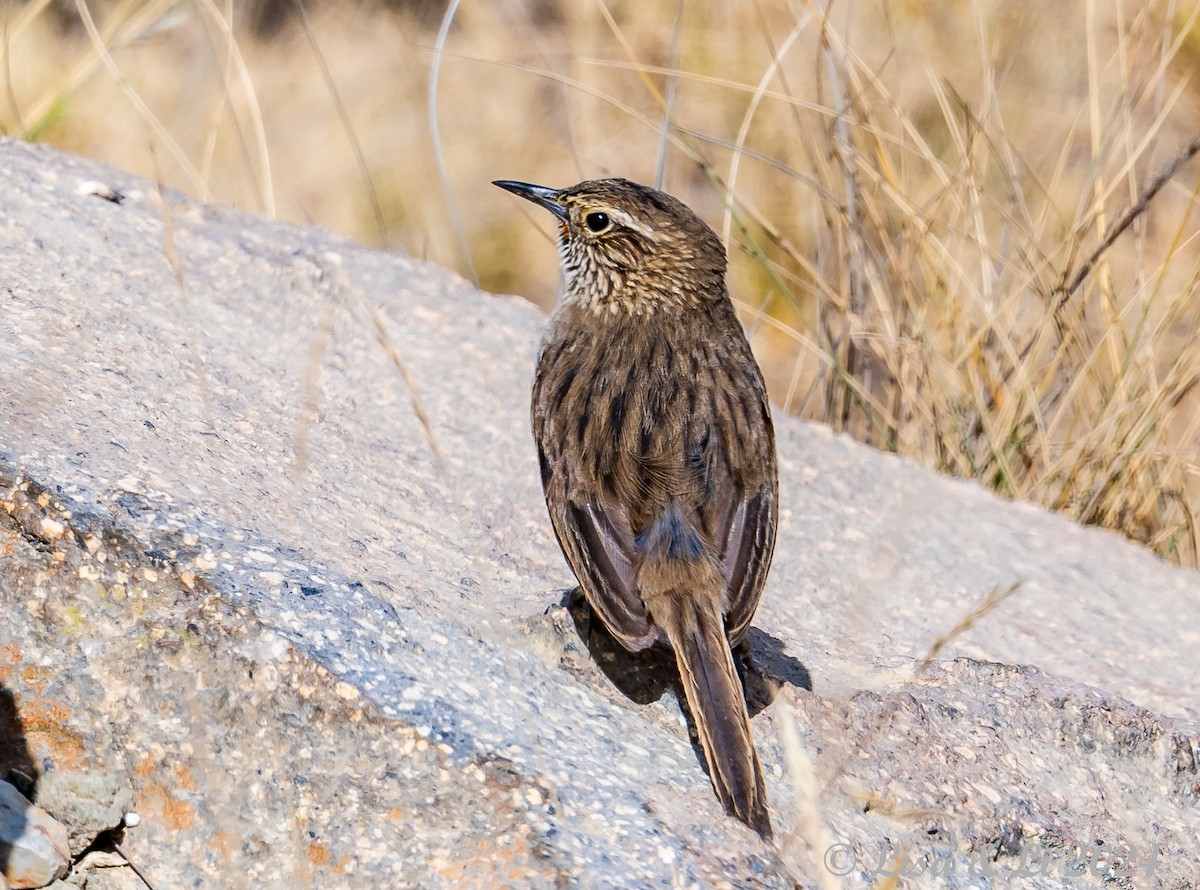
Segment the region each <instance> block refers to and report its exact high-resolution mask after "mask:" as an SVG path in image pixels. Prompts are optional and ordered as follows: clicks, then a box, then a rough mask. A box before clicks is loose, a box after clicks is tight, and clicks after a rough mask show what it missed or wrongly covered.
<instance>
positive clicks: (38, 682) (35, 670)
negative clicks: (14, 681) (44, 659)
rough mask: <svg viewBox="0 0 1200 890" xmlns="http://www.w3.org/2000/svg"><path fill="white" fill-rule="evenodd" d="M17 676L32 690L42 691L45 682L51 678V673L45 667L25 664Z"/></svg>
mask: <svg viewBox="0 0 1200 890" xmlns="http://www.w3.org/2000/svg"><path fill="white" fill-rule="evenodd" d="M18 676H19V677H20V678H21V682H22V683H24V684H25V685H26V686H28V687H30V688H31V689H33V691H34V692H38V693H40V692H42V691H43V690H44V689H45V687H46V684H47V683H48V682H49V681H50V680H51V679H52V676H53V675H52V674H51V673H50V672H49V671H48V670H46V669H45V668H41V667H38V666H37V665H36V664H27V665H25V667H23V668H21V670H20V672H19V673H18Z"/></svg>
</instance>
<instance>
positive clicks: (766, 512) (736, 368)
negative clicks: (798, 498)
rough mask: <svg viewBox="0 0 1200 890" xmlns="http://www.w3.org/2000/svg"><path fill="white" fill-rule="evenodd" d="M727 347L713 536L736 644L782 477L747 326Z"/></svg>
mask: <svg viewBox="0 0 1200 890" xmlns="http://www.w3.org/2000/svg"><path fill="white" fill-rule="evenodd" d="M717 323H718V324H720V321H719V320H718V322H717ZM732 324H737V322H736V321H733V322H732ZM727 330H728V328H727ZM723 346H724V347H725V349H726V350H728V354H727V355H726V357H725V358H724V360H722V361H720V362H719V363H718V364H719V365H720V366H721V367H722V368H724V369H726V370H725V375H726V376H725V377H724V379H722V380H719V381H716V380H715V381H714V383H713V386H714V388H715V389H716V390H717V391H720V392H724V393H727V394H729V397H728V398H727V400H726V401H725V402H724V403H723V404H722V403H718V404H716V405H715V406H714V408H713V411H712V419H713V423H714V431H715V433H716V435H715V436H714V441H713V449H714V452H713V454H712V455H711V456H709V457H708V459H707V460H706V464H707V468H708V481H707V488H708V498H709V501H710V503H711V504H712V505H714V508H713V514H712V524H711V530H712V531H711V533H712V540H713V543H714V545H715V547H716V548H717V549H718V551H719V554H720V568H721V574H722V576H723V577H724V579H725V583H726V599H725V607H726V612H725V633H726V635H727V636H728V637H729V640H730V642H731V644H733V645H737V644H738V643H739V642H741V640H742V637H744V636H745V634H746V631H747V630H748V629H749V627H750V621H751V619H752V618H753V617H754V611H755V609H757V608H758V601H759V599H760V598H761V596H762V590H763V585H764V584H765V583H766V579H767V570H768V569H769V568H770V567H771V556H772V554H773V552H774V550H775V527H776V522H777V517H778V503H779V494H778V488H779V484H778V470H777V468H776V458H775V431H774V427H773V424H772V423H771V410H770V406H769V403H768V401H767V391H766V384H765V383H764V381H763V379H762V374H761V372H760V371H759V369H758V365H757V363H755V361H754V358H753V355H752V353H751V352H750V345H749V343H747V342H746V340H745V338H744V336H742V335H741V329H740V328H737V330H736V335H735V336H731V337H729V338H728V339H727V340H725V341H724V343H723Z"/></svg>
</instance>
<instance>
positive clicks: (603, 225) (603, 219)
mask: <svg viewBox="0 0 1200 890" xmlns="http://www.w3.org/2000/svg"><path fill="white" fill-rule="evenodd" d="M583 222H584V225H586V226H587V227H588V228H589V229H591V230H592V231H593V232H603V231H604V230H605V229H607V228H608V225H609V219H608V214H607V213H589V214H588V215H587V216H585V217H584V218H583Z"/></svg>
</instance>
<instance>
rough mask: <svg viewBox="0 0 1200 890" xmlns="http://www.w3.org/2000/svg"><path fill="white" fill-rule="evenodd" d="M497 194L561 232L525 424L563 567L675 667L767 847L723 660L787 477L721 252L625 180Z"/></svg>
mask: <svg viewBox="0 0 1200 890" xmlns="http://www.w3.org/2000/svg"><path fill="white" fill-rule="evenodd" d="M493 184H494V185H497V186H499V187H500V188H503V189H506V190H507V191H509V192H512V193H514V194H516V195H519V196H520V197H522V198H525V199H527V200H529V201H532V202H533V203H535V204H537V205H539V206H541V207H543V208H545V209H546V210H548V211H550V213H552V214H553V215H554V217H555V219H556V220H557V223H558V251H559V258H560V261H561V267H562V276H563V281H562V293H561V296H560V298H559V300H558V302H557V304H556V306H555V309H554V311H553V313H552V315H551V318H550V322H549V325H548V326H547V329H546V333H545V335H544V338H543V340H542V344H541V349H540V352H539V355H538V359H537V368H536V372H535V375H534V383H533V394H532V400H531V419H532V425H533V435H534V439H535V441H536V444H537V452H538V463H539V468H540V471H541V479H542V488H543V491H544V493H545V499H546V506H547V509H548V511H549V513H550V521H551V524H552V525H553V527H554V532H555V536H556V537H557V538H558V542H559V545H560V546H561V548H562V551H563V555H564V556H565V557H566V560H567V562H568V563H569V564H570V566H571V569H572V570H573V571H574V573H575V577H576V578H577V579H578V581H579V584H580V587H581V588H582V589H583V593H584V596H585V598H586V600H587V602H588V604H589V605H590V606H591V608H592V611H593V612H594V614H595V615H598V616H599V618H600V620H601V621H602V622H603V623H604V625H605V627H606V628H607V629H608V631H609V632H611V633H612V635H613V636H614V637H615V638H616V639H617V640H618V641H619V642H620V643H621V645H622V646H624V647H625V648H626V649H627V650H629V651H631V652H639V651H642V650H644V649H647V648H649V647H651V646H661V645H663V644H665V645H666V646H668V647H669V648H670V649H671V650H672V651H673V652H674V655H675V661H676V664H677V666H678V669H679V675H680V680H681V686H682V687H683V690H684V694H685V697H686V700H687V705H688V709H689V711H690V712H691V714H692V718H693V721H694V723H695V726H696V732H697V735H698V736H699V739H700V743H701V748H702V749H703V752H704V757H705V761H706V763H707V767H708V772H709V777H710V779H711V781H712V785H713V789H714V791H715V793H716V796H717V799H718V800H719V801H720V803H721V804H722V806H723V807H724V809H725V811H726V812H727V813H729V814H730V815H732V816H734V817H736V818H737V819H740V820H741V821H742V822H744V823H745V824H747V825H749V826H750V827H751V828H753V829H754V830H756V831H757V832H758V833H759V834H760V835H761V836H763V837H764V838H769V837H770V836H771V821H770V814H769V809H768V806H767V794H766V785H765V782H764V781H763V774H762V765H761V763H760V761H759V758H758V753H757V751H756V750H755V748H754V741H753V737H752V735H751V730H750V716H749V712H748V711H747V708H746V701H745V696H744V693H743V689H742V684H741V681H740V678H739V675H738V671H737V668H736V665H735V662H734V655H733V647H736V646H738V645H739V644H740V643H741V642H742V641H743V640H744V638H745V636H746V632H747V631H748V630H749V627H750V622H751V619H752V618H753V616H754V612H755V609H756V608H757V606H758V602H759V599H760V597H761V595H762V590H763V585H764V583H765V581H766V577H767V572H768V570H769V568H770V564H771V557H772V554H773V552H774V549H775V530H776V525H777V523H778V512H779V509H778V503H779V482H778V464H777V459H776V454H775V433H774V426H773V424H772V420H771V409H770V404H769V401H768V398H767V390H766V385H765V383H764V381H763V376H762V372H761V370H760V369H759V366H758V363H757V362H756V361H755V359H754V354H753V353H752V352H751V349H750V344H749V342H748V341H747V339H746V335H745V332H744V331H743V330H742V326H741V324H740V322H739V321H738V318H737V314H736V312H735V310H734V307H733V303H732V302H731V300H730V297H729V292H728V290H727V288H726V283H725V272H726V266H727V259H726V253H725V248H724V245H722V243H721V240H720V239H719V238H718V237H717V235H716V233H715V232H714V231H713V230H712V229H711V228H710V227H709V226H708V225H707V224H706V223H705V222H704V221H703V220H701V219H700V217H698V216H697V215H696V214H695V213H694V212H693V211H692V210H691V209H690V208H688V207H687V206H686V205H685V204H684V203H683V202H681V201H679V200H678V199H677V198H674V197H672V196H671V195H668V194H666V193H665V192H662V191H659V190H657V189H653V188H650V187H648V186H644V185H639V184H637V183H634V182H631V181H629V180H626V179H597V180H589V181H586V182H580V183H578V184H577V185H573V186H570V187H568V188H562V189H554V188H549V187H546V186H540V185H533V184H531V183H527V182H516V181H512V180H497V181H495V182H494V183H493Z"/></svg>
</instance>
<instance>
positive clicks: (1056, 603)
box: [0, 140, 1200, 890]
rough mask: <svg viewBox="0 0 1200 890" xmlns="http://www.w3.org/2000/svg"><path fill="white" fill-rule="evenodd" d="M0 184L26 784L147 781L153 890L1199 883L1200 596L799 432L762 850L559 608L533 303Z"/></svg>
mask: <svg viewBox="0 0 1200 890" xmlns="http://www.w3.org/2000/svg"><path fill="white" fill-rule="evenodd" d="M0 178H2V179H3V181H4V182H5V194H4V199H3V203H2V204H0V288H2V289H0V329H2V330H4V331H5V337H4V338H3V339H0V405H3V406H5V407H4V409H3V412H4V416H3V422H2V423H0V504H3V509H2V510H0V578H3V579H4V582H3V585H0V687H3V689H7V690H8V692H9V693H10V694H11V695H12V701H13V702H14V703H15V711H16V715H17V717H19V720H16V721H10V723H13V725H14V727H15V728H13V729H12V730H11V731H9V733H8V734H9V735H10V736H14V737H18V736H19V739H18V741H19V744H16V745H13V743H12V742H11V740H9V741H8V744H9V748H10V749H12V750H15V751H16V753H15V754H14V755H13V756H11V757H9V758H8V759H7V760H6V761H5V762H11V763H14V764H24V766H23V767H22V769H24V770H29V769H34V771H36V772H39V773H40V776H38V777H35V778H36V779H37V782H38V783H40V781H42V780H43V779H44V776H45V775H46V770H47V767H48V766H50V767H53V770H54V771H58V770H67V771H72V772H76V773H79V772H83V771H87V770H91V771H95V772H97V773H99V774H102V775H111V776H116V777H127V779H128V782H129V783H130V785H131V787H132V788H133V801H132V807H133V808H134V809H135V810H136V811H137V812H138V814H139V815H140V816H141V823H140V824H139V825H138V827H137V828H136V829H130V830H128V831H126V833H125V840H124V841H123V842H122V848H123V849H125V851H126V852H128V853H129V854H130V856H131V857H132V858H134V860H135V861H136V862H137V863H138V865H139V867H140V868H143V869H144V870H145V872H146V874H147V875H148V877H150V879H151V880H152V882H154V884H155V886H170V887H174V886H188V887H205V886H223V885H224V884H226V883H231V882H234V881H237V882H240V883H241V884H244V885H246V886H256V887H257V886H261V887H291V886H320V887H332V888H338V887H361V886H385V887H459V886H497V885H503V884H508V885H521V886H526V885H527V886H533V887H552V886H553V887H556V886H660V887H672V886H691V885H695V886H700V887H710V886H736V887H788V888H790V887H794V886H802V887H805V888H808V887H818V886H820V887H822V888H826V887H831V886H844V887H865V886H885V885H886V883H887V881H888V880H889V879H888V877H887V876H886V875H885V872H887V871H889V870H890V871H900V870H901V869H903V878H899V877H898V878H896V880H900V881H901V882H902V883H903V885H904V886H906V887H963V888H965V887H978V886H984V885H986V884H987V882H992V885H993V886H1021V887H1022V888H1034V890H1041V888H1047V890H1049V888H1054V890H1058V888H1061V887H1062V886H1064V885H1069V886H1074V885H1075V884H1076V883H1078V882H1080V881H1092V882H1096V883H1098V882H1100V881H1102V880H1105V881H1107V882H1108V884H1109V885H1111V886H1137V887H1138V888H1141V887H1143V886H1160V887H1165V888H1185V887H1186V888H1191V887H1193V886H1194V877H1195V875H1196V874H1198V873H1200V850H1198V849H1197V848H1196V846H1195V843H1194V839H1195V838H1196V837H1197V836H1200V776H1198V774H1197V761H1198V759H1200V728H1198V725H1197V721H1198V720H1200V698H1198V697H1197V694H1196V692H1195V683H1194V665H1193V663H1192V659H1191V658H1190V657H1188V653H1191V652H1193V651H1195V650H1196V648H1197V644H1200V609H1197V608H1196V603H1197V602H1198V597H1200V576H1198V575H1197V574H1196V573H1195V572H1191V571H1184V570H1180V569H1177V568H1173V567H1171V566H1168V565H1165V564H1163V563H1162V562H1160V561H1158V560H1157V559H1155V558H1154V557H1153V556H1152V555H1151V554H1149V553H1148V552H1146V551H1144V550H1141V549H1139V548H1137V547H1135V546H1133V545H1131V544H1129V543H1128V542H1126V541H1123V540H1121V539H1119V538H1117V537H1115V536H1113V535H1111V534H1108V533H1105V532H1102V531H1097V530H1095V529H1085V528H1080V527H1078V526H1076V525H1073V524H1071V523H1070V522H1068V521H1066V520H1064V519H1062V518H1061V517H1057V516H1052V515H1049V514H1047V513H1046V512H1044V511H1042V510H1040V509H1038V508H1036V507H1032V506H1029V505H1024V504H1012V503H1006V502H1003V501H1001V500H999V499H997V498H995V497H994V496H992V495H991V494H990V493H988V492H985V491H983V490H982V489H980V488H979V487H977V486H975V485H972V484H968V483H964V482H958V481H953V480H948V479H943V478H939V477H937V476H935V475H933V474H931V473H929V472H926V471H925V470H923V469H921V468H919V467H917V466H915V465H913V464H912V463H910V462H907V461H904V460H900V459H898V458H895V457H891V456H887V455H882V454H879V453H876V452H873V451H871V450H870V449H867V448H864V447H861V446H859V445H857V444H855V443H853V442H851V441H849V440H847V439H845V438H842V437H838V436H833V435H831V434H830V433H829V432H828V431H827V430H825V429H823V428H821V427H819V426H814V425H808V424H801V423H798V422H795V421H793V420H790V419H788V418H785V417H778V418H777V421H778V423H777V426H778V434H779V449H780V461H781V477H782V479H781V481H782V492H781V503H782V505H783V514H782V520H781V529H780V539H779V545H778V549H777V553H776V559H775V566H774V569H773V571H772V575H771V578H770V580H769V581H768V585H767V590H766V593H765V595H764V599H763V604H762V607H761V609H760V611H759V614H758V616H757V618H756V621H755V628H754V630H753V631H752V632H751V634H750V637H749V644H750V652H751V654H752V655H753V658H754V661H755V663H756V669H754V670H751V671H750V672H749V673H748V683H749V686H750V688H751V692H752V693H753V696H754V698H755V699H756V700H757V701H758V705H757V706H756V711H757V713H756V714H755V716H754V730H755V735H756V739H757V743H758V747H759V750H760V753H761V755H762V759H763V765H764V770H765V773H766V775H767V783H768V791H769V794H770V799H771V806H772V813H773V818H774V822H775V829H776V837H777V839H778V840H777V843H776V844H775V845H767V844H764V843H763V842H762V841H761V840H760V839H758V838H757V837H756V836H754V835H752V834H751V833H749V832H748V831H746V830H745V829H743V828H742V827H741V826H740V825H739V824H738V823H736V822H734V821H732V820H730V819H728V818H726V817H725V816H724V814H723V813H722V812H721V810H720V808H719V806H718V805H717V804H716V802H715V800H714V799H713V795H712V792H711V789H710V787H709V783H708V780H707V778H706V776H705V774H704V771H703V767H702V765H701V759H700V758H699V756H698V755H697V753H696V751H695V750H694V748H693V746H692V744H691V743H690V741H689V737H688V732H687V728H686V724H685V723H684V721H683V719H682V717H681V715H680V710H679V706H678V704H677V702H676V700H675V697H674V695H673V694H664V693H666V692H667V691H668V690H671V688H672V686H671V676H670V671H669V670H667V669H664V667H663V663H662V661H661V659H660V660H657V661H656V660H655V658H654V657H653V656H648V657H646V658H640V659H636V658H628V657H625V656H624V655H623V654H622V653H621V652H620V651H615V650H610V649H606V648H605V645H604V638H603V633H602V632H600V631H598V630H597V629H596V628H595V627H594V626H593V627H592V628H591V632H590V633H589V632H588V631H587V628H586V627H585V628H584V633H582V634H581V633H580V632H579V628H580V627H581V626H582V623H583V621H585V620H586V616H584V617H582V618H581V617H580V615H579V614H578V611H577V610H575V611H572V610H571V609H569V608H563V605H562V604H564V603H565V602H566V601H565V599H564V593H565V591H566V590H568V589H569V588H570V587H571V586H572V582H571V578H570V575H569V572H568V570H567V568H566V566H565V564H564V563H563V561H562V558H561V555H560V553H559V551H558V547H557V545H556V544H555V542H554V539H553V536H552V533H551V531H550V527H549V523H548V521H547V519H546V516H545V511H544V507H543V505H542V502H541V495H540V491H539V485H538V480H537V470H536V460H535V458H534V456H533V450H532V443H531V441H530V436H529V432H528V421H527V407H528V387H529V381H530V376H531V373H532V362H533V356H534V353H535V350H536V344H537V340H538V336H539V332H540V330H541V327H542V325H543V323H544V319H543V317H542V316H541V315H540V313H539V312H537V311H536V310H535V309H533V308H532V307H530V306H528V305H526V304H525V303H523V302H522V301H520V300H516V299H510V298H504V297H494V296H487V295H481V294H478V293H477V292H475V291H474V290H473V289H472V288H470V287H469V286H468V285H467V284H465V283H464V282H463V281H461V280H460V279H458V278H457V277H455V276H453V275H451V274H450V273H448V272H446V271H444V270H441V269H438V268H436V267H434V266H431V265H428V264H424V263H420V262H417V261H414V260H410V259H407V258H404V257H399V256H395V255H389V254H386V253H381V252H377V251H370V250H365V249H363V248H360V247H357V246H355V245H353V244H350V243H348V242H346V241H344V240H342V239H339V238H336V237H334V236H331V235H329V234H328V233H325V232H321V231H319V230H317V229H314V228H305V227H298V226H289V225H282V224H279V223H274V222H270V221H266V220H262V219H259V218H255V217H250V216H246V215H243V214H240V213H237V212H236V211H233V210H230V209H228V208H220V207H206V206H203V205H199V204H196V203H194V202H192V201H189V200H187V199H185V198H183V197H182V196H180V195H178V194H176V193H173V192H167V193H166V194H165V202H164V201H163V200H161V199H160V196H159V194H158V192H157V190H156V189H155V188H154V186H153V185H152V184H151V183H147V182H145V181H142V180H139V179H137V178H136V177H133V176H130V175H128V174H125V173H121V172H120V171H116V170H112V169H109V168H106V167H103V166H101V165H98V164H93V163H90V162H86V161H82V160H80V159H77V158H72V157H70V156H67V155H63V154H59V153H56V152H54V151H52V150H50V149H48V148H45V147H43V146H31V145H27V144H24V143H21V142H16V141H12V140H7V141H5V140H0ZM83 183H100V184H102V185H105V186H107V187H108V188H109V189H111V190H112V191H113V192H119V193H120V194H122V195H124V196H125V200H124V202H123V203H119V204H118V203H113V202H112V201H109V200H104V199H103V198H102V197H98V196H97V190H96V189H95V188H94V187H90V191H89V190H84V193H83V194H80V193H78V190H79V186H80V185H81V184H83ZM480 187H481V189H484V188H486V185H485V184H481V186H480ZM165 220H169V221H170V227H169V232H170V234H169V235H168V234H167V232H168V227H167V225H166V223H165ZM176 258H177V259H178V266H177V267H176V266H175V265H174V264H175V261H176ZM176 271H178V273H179V274H178V276H177V275H176ZM381 339H382V340H383V341H384V344H385V345H381V343H380V340H381ZM398 363H403V366H404V367H403V370H404V372H406V373H405V374H402V373H401V370H400V368H399V366H398ZM408 381H411V383H412V385H413V387H414V391H415V394H416V395H415V397H416V399H417V400H418V402H419V404H420V406H421V409H422V410H423V412H424V413H425V415H426V416H427V417H428V421H429V427H430V429H431V431H432V434H433V439H434V441H435V442H436V446H437V453H436V454H435V452H434V450H433V448H432V447H431V445H430V442H429V440H428V438H427V434H426V430H425V429H424V428H423V425H422V422H421V420H420V416H419V415H418V413H417V412H416V411H415V410H414V409H413V407H412V405H411V400H412V399H413V398H414V396H413V391H410V389H409V384H408ZM1010 588H1011V589H1012V593H1011V594H1010V595H1009V596H1007V597H1004V596H1001V594H1002V593H1003V592H1004V591H1007V590H1009V589H1010ZM985 601H990V602H992V603H993V604H994V605H993V607H992V608H991V609H990V610H989V611H987V612H986V614H983V615H982V616H981V617H978V618H976V619H975V620H973V621H967V620H965V619H966V618H967V616H969V615H970V614H971V612H972V610H974V609H976V607H978V606H979V605H980V604H981V603H984V602H985ZM567 605H570V604H569V603H567ZM939 640H942V645H941V646H940V649H939V651H938V652H937V653H936V657H935V658H933V659H932V660H931V661H930V663H929V664H928V665H927V666H926V665H925V664H924V662H925V656H926V655H927V654H928V653H929V652H930V651H931V650H932V649H933V648H934V646H935V643H936V642H938V641H939ZM589 647H590V648H589ZM776 687H778V690H779V691H778V694H777V695H776V696H775V698H774V700H773V701H771V695H772V691H773V690H774V689H775V688H776ZM0 691H2V690H0ZM2 753H3V750H0V754H2ZM6 756H7V755H6ZM35 790H37V789H35ZM39 793H40V791H39ZM1039 869H1040V870H1039ZM1089 870H1090V871H1089ZM918 872H919V873H918ZM839 882H840V884H839ZM981 882H983V883H981Z"/></svg>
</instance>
